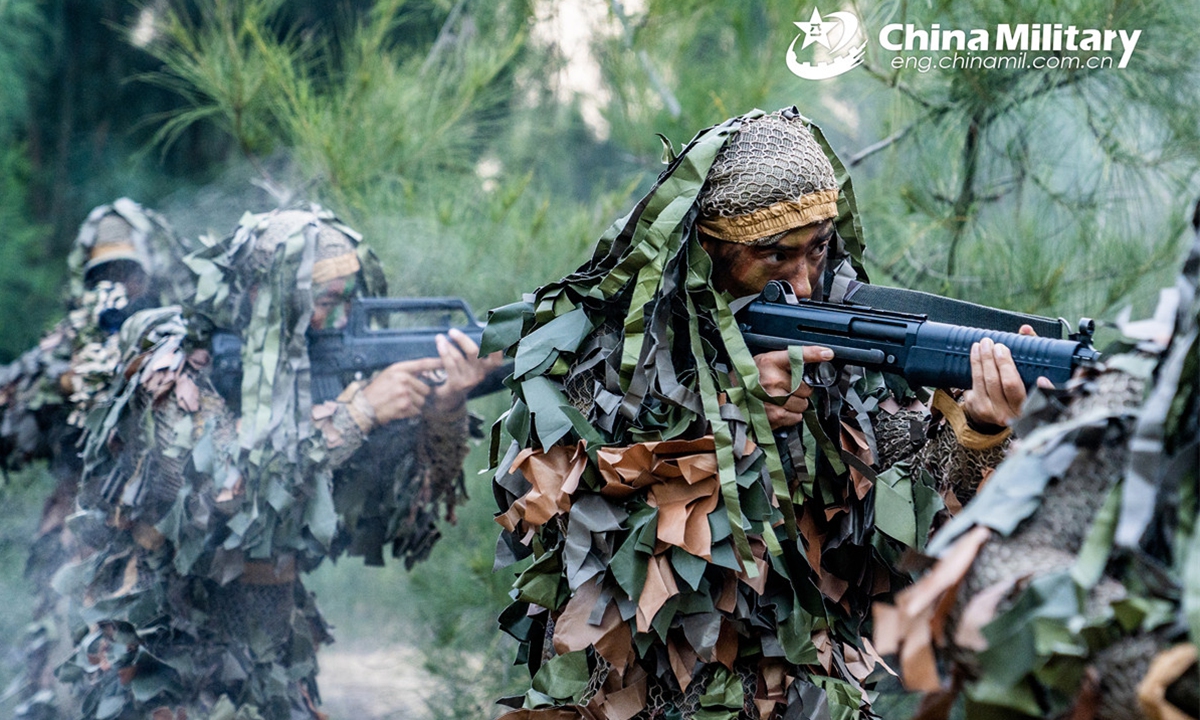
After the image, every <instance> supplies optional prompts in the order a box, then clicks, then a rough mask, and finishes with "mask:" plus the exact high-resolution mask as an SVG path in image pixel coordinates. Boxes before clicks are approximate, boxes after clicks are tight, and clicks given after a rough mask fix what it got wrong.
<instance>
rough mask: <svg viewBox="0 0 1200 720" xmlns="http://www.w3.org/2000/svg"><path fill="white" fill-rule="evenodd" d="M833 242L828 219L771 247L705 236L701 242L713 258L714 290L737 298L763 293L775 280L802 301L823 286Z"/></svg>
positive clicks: (805, 227)
mask: <svg viewBox="0 0 1200 720" xmlns="http://www.w3.org/2000/svg"><path fill="white" fill-rule="evenodd" d="M832 240H833V223H832V222H830V221H828V220H826V221H824V222H820V223H816V224H814V225H805V226H804V227H799V228H796V229H795V230H791V231H789V232H788V233H786V234H785V235H783V236H782V237H780V238H779V239H778V240H776V241H775V242H773V243H771V244H770V245H760V246H754V245H743V244H741V243H731V242H723V241H720V240H716V239H713V238H708V237H705V238H703V239H701V241H700V243H701V245H702V246H703V247H704V249H705V250H706V251H707V252H708V254H709V255H710V256H711V257H712V261H713V271H712V281H713V287H715V288H716V289H717V290H719V291H723V292H728V293H729V294H731V295H732V296H734V297H743V296H745V295H755V294H758V293H760V292H762V289H763V288H764V287H766V286H767V283H768V282H770V281H772V280H786V281H787V282H788V283H790V284H791V286H792V289H793V290H795V291H796V297H797V298H800V299H802V300H804V299H808V298H811V297H812V296H813V295H814V294H815V293H817V292H818V290H819V288H820V286H821V274H822V273H823V272H824V271H825V261H826V258H827V257H828V256H829V244H830V242H832Z"/></svg>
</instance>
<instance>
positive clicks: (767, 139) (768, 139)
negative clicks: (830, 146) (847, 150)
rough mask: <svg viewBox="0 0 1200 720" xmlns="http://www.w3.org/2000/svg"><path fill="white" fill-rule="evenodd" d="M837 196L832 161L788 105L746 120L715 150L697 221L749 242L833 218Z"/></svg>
mask: <svg viewBox="0 0 1200 720" xmlns="http://www.w3.org/2000/svg"><path fill="white" fill-rule="evenodd" d="M837 197H838V182H837V179H836V178H835V177H834V170H833V165H832V164H830V162H829V160H828V159H827V158H826V157H825V152H824V151H823V150H822V149H821V145H820V144H819V143H818V142H817V139H816V138H815V137H814V136H813V133H812V131H811V130H809V129H808V126H807V125H805V124H804V123H803V122H796V121H795V115H794V110H792V109H790V108H789V109H786V110H780V111H778V112H775V113H771V114H770V115H764V116H763V117H761V118H757V119H756V120H754V121H753V122H750V123H747V124H746V126H745V127H743V128H742V129H741V130H739V131H738V132H737V133H736V134H734V135H733V136H732V137H731V138H730V140H729V142H728V143H726V145H725V146H724V147H723V148H721V151H720V152H718V153H717V157H716V158H715V159H714V161H713V164H712V167H711V168H709V171H708V175H707V176H706V178H705V181H704V187H703V188H702V189H701V190H700V197H699V200H698V203H697V204H698V206H699V208H700V220H699V223H698V224H699V226H700V228H701V229H702V230H704V231H705V232H707V233H708V234H709V235H712V236H713V237H716V238H718V239H720V240H725V241H728V242H743V243H753V242H755V241H757V240H761V239H763V238H765V237H769V236H771V235H773V234H776V233H779V232H783V231H785V230H790V229H792V228H795V227H800V226H802V225H810V224H812V223H815V222H819V221H821V220H830V219H832V218H834V217H836V216H837V214H838V211H837Z"/></svg>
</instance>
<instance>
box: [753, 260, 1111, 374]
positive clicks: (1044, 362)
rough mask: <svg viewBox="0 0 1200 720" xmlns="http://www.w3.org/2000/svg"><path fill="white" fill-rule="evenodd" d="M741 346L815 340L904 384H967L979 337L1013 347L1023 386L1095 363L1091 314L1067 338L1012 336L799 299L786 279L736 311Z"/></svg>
mask: <svg viewBox="0 0 1200 720" xmlns="http://www.w3.org/2000/svg"><path fill="white" fill-rule="evenodd" d="M737 319H738V323H739V328H740V329H741V331H742V336H743V338H744V339H745V341H746V345H747V346H749V348H750V350H751V351H752V352H755V353H759V352H764V351H768V350H785V349H787V348H788V347H789V346H792V345H814V346H821V347H827V348H830V349H831V350H833V353H834V362H838V363H845V364H849V365H859V366H862V367H864V368H866V369H868V370H877V371H881V372H889V373H894V374H896V375H900V376H902V377H904V378H905V380H907V381H908V382H909V384H911V385H923V386H928V387H940V388H964V389H966V388H970V387H971V382H972V377H971V346H972V345H973V344H974V343H976V342H979V341H980V340H982V339H984V338H991V339H992V340H993V341H994V342H996V343H999V344H1003V345H1004V346H1005V347H1007V348H1008V349H1009V351H1010V352H1011V353H1012V357H1013V361H1014V362H1015V363H1016V366H1017V372H1018V373H1020V375H1021V380H1022V381H1023V382H1024V383H1025V386H1026V387H1029V386H1032V385H1033V384H1034V383H1035V382H1037V379H1038V378H1039V377H1046V378H1047V379H1049V380H1050V381H1051V382H1054V383H1056V384H1061V383H1065V382H1066V381H1067V380H1069V379H1070V378H1071V375H1072V373H1073V372H1074V370H1075V368H1077V367H1079V366H1081V365H1085V364H1089V363H1095V362H1098V361H1099V359H1100V354H1099V353H1098V352H1096V351H1095V350H1094V349H1092V347H1091V336H1090V329H1091V327H1093V326H1092V324H1091V322H1090V321H1087V320H1085V321H1084V322H1083V323H1081V325H1080V329H1081V332H1080V333H1079V334H1078V335H1072V337H1071V339H1070V340H1063V339H1060V338H1049V337H1038V336H1032V335H1019V334H1016V333H1010V332H1002V331H999V330H989V329H986V328H975V327H967V326H963V325H951V324H948V323H939V322H933V321H931V320H929V319H927V318H926V316H925V315H916V314H908V313H903V312H894V311H888V310H879V309H876V308H871V307H864V306H861V305H842V304H836V303H825V302H817V301H812V300H798V299H797V298H796V295H795V293H794V292H793V291H792V288H791V286H790V285H788V284H787V283H786V282H783V281H779V280H774V281H771V282H770V283H768V284H767V287H766V288H765V289H764V290H763V292H762V293H761V294H760V295H759V297H758V298H757V299H755V300H754V301H753V302H751V303H749V304H748V305H746V306H745V307H744V308H743V309H742V310H741V311H739V312H738V314H737Z"/></svg>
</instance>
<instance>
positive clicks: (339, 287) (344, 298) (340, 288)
mask: <svg viewBox="0 0 1200 720" xmlns="http://www.w3.org/2000/svg"><path fill="white" fill-rule="evenodd" d="M355 280H356V277H355V276H354V275H349V276H346V277H340V278H334V279H333V280H330V281H328V282H323V283H320V284H318V285H317V286H316V287H315V288H314V289H313V316H312V323H311V327H312V329H313V330H339V329H341V328H343V327H345V326H346V323H347V322H348V321H349V319H350V301H351V300H352V299H354V294H355V293H354V290H355Z"/></svg>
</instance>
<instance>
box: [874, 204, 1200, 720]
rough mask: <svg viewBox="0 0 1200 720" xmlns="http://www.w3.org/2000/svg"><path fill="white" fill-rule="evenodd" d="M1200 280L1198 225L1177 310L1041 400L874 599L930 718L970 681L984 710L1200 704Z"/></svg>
mask: <svg viewBox="0 0 1200 720" xmlns="http://www.w3.org/2000/svg"><path fill="white" fill-rule="evenodd" d="M1197 220H1198V221H1200V215H1198V216H1197ZM1197 229H1198V230H1200V225H1198V228H1197ZM1198 281H1200V234H1198V235H1197V238H1196V242H1195V244H1193V246H1192V248H1191V252H1190V255H1189V257H1188V259H1187V261H1186V263H1185V265H1184V270H1183V273H1182V275H1181V276H1180V278H1179V281H1178V282H1177V283H1176V286H1175V287H1174V288H1172V289H1169V290H1166V291H1164V292H1163V294H1162V301H1161V302H1160V311H1162V312H1156V313H1155V319H1154V320H1148V321H1141V322H1138V323H1128V322H1123V323H1121V324H1120V325H1121V329H1122V330H1123V332H1124V334H1125V335H1126V336H1127V339H1126V340H1125V341H1123V348H1122V347H1121V346H1118V348H1117V350H1118V352H1117V353H1115V354H1113V355H1111V356H1110V357H1109V358H1108V359H1107V360H1106V361H1105V362H1104V364H1103V366H1101V367H1096V368H1092V369H1090V370H1088V371H1086V372H1084V373H1083V374H1082V375H1080V376H1078V377H1076V378H1075V379H1074V380H1072V381H1071V383H1070V384H1069V385H1068V386H1067V387H1066V388H1065V389H1064V390H1061V391H1052V392H1047V393H1046V394H1045V395H1044V396H1043V397H1036V396H1035V400H1036V402H1035V401H1034V400H1031V401H1030V403H1029V405H1030V407H1028V408H1027V410H1026V414H1025V416H1024V417H1023V418H1021V420H1019V421H1018V424H1017V427H1018V428H1020V430H1021V434H1022V440H1021V442H1020V445H1019V447H1018V448H1017V449H1015V450H1014V452H1013V454H1012V456H1011V457H1010V458H1008V459H1007V460H1006V461H1005V462H1004V463H1003V464H1001V465H1000V466H999V467H998V468H997V470H996V472H995V474H994V475H993V476H992V478H991V479H989V480H988V482H987V484H986V485H985V486H984V487H983V489H982V490H981V491H980V492H979V495H978V496H977V497H976V498H975V500H973V501H972V502H971V503H969V504H968V505H967V506H966V507H965V508H964V509H963V512H962V513H961V514H959V515H958V516H957V517H955V519H954V520H953V521H952V522H951V523H950V524H948V525H947V526H945V527H944V528H943V529H941V530H940V531H939V532H938V534H937V535H935V536H934V539H933V541H932V542H931V543H930V545H929V553H930V554H932V555H935V556H937V557H938V558H939V560H938V562H937V564H935V565H934V566H933V567H932V569H930V571H929V572H928V573H927V574H926V575H925V576H923V577H922V578H921V579H920V580H919V581H918V582H917V584H915V585H914V586H912V587H911V588H909V589H908V590H906V591H905V592H903V593H901V594H900V595H899V596H898V597H897V600H896V604H895V606H879V607H877V608H876V642H877V645H878V647H879V649H880V650H881V651H887V652H895V653H897V654H898V655H899V658H900V669H901V671H902V674H903V678H904V681H905V684H906V685H907V686H908V687H909V688H910V689H913V690H920V691H926V692H928V693H929V694H928V695H927V696H926V697H925V698H924V700H925V705H924V706H923V708H922V712H921V714H920V717H921V718H923V719H924V720H936V719H938V718H946V717H949V713H950V710H951V708H952V707H953V704H954V702H955V700H956V699H957V698H958V697H959V696H960V695H961V696H962V697H963V698H965V700H964V703H965V711H966V712H965V716H966V718H967V719H968V720H974V719H976V718H988V719H989V720H990V719H995V718H999V719H1003V720H1010V719H1011V720H1018V719H1021V720H1027V719H1028V718H1070V719H1071V720H1196V718H1198V717H1200V668H1198V667H1197V649H1198V648H1200V532H1197V519H1198V516H1200V484H1198V481H1197V466H1198V464H1200V462H1198V461H1200V448H1198V446H1197V443H1198V438H1200V353H1198V350H1197V345H1198V343H1197V332H1198V328H1200V296H1198V295H1197V292H1196V289H1197V284H1198ZM1121 350H1123V352H1122V351H1121ZM938 660H941V663H940V665H941V667H942V669H945V670H949V672H950V674H951V677H950V679H949V680H947V681H945V682H943V681H942V680H941V678H939V663H938V662H937V661H938Z"/></svg>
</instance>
